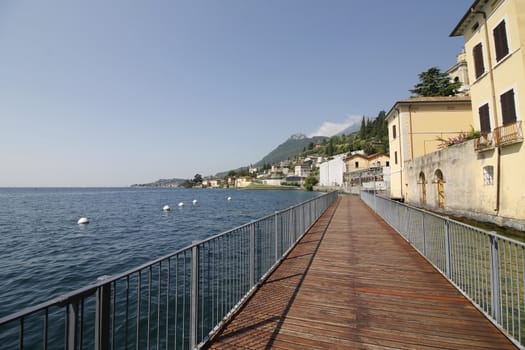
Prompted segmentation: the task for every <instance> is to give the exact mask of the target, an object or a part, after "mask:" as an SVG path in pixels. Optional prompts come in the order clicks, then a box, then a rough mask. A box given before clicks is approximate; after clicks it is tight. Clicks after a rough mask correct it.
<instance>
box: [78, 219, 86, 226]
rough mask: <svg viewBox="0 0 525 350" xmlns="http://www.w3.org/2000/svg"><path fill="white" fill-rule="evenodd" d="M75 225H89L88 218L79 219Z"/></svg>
mask: <svg viewBox="0 0 525 350" xmlns="http://www.w3.org/2000/svg"><path fill="white" fill-rule="evenodd" d="M77 224H79V225H87V224H89V219H88V218H80V219H78V221H77Z"/></svg>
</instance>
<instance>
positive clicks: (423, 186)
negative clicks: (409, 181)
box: [419, 172, 427, 205]
mask: <svg viewBox="0 0 525 350" xmlns="http://www.w3.org/2000/svg"><path fill="white" fill-rule="evenodd" d="M419 186H420V191H419V202H420V203H421V205H426V204H427V182H426V180H425V173H424V172H420V173H419Z"/></svg>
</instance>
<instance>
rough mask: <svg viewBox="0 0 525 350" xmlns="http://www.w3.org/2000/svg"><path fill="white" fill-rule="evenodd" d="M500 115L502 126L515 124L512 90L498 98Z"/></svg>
mask: <svg viewBox="0 0 525 350" xmlns="http://www.w3.org/2000/svg"><path fill="white" fill-rule="evenodd" d="M500 102H501V115H502V118H503V125H508V124H513V123H515V122H516V119H517V118H516V105H515V103H514V90H513V89H510V90H509V91H507V92H506V93H504V94H503V95H501V96H500Z"/></svg>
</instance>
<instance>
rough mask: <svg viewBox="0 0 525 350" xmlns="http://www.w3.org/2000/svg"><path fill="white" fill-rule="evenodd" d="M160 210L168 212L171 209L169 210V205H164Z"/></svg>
mask: <svg viewBox="0 0 525 350" xmlns="http://www.w3.org/2000/svg"><path fill="white" fill-rule="evenodd" d="M162 210H164V211H170V210H171V208H170V206H169V205H165V206H164V207H163V208H162Z"/></svg>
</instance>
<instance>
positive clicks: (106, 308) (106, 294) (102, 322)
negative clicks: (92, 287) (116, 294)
mask: <svg viewBox="0 0 525 350" xmlns="http://www.w3.org/2000/svg"><path fill="white" fill-rule="evenodd" d="M110 294H111V284H110V283H108V284H104V285H102V286H100V287H98V289H97V301H96V314H95V324H96V327H95V350H107V349H109V325H110V322H109V318H110V305H111V295H110Z"/></svg>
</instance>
